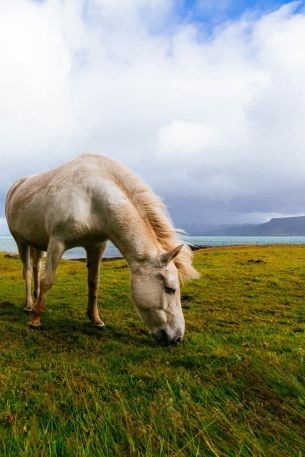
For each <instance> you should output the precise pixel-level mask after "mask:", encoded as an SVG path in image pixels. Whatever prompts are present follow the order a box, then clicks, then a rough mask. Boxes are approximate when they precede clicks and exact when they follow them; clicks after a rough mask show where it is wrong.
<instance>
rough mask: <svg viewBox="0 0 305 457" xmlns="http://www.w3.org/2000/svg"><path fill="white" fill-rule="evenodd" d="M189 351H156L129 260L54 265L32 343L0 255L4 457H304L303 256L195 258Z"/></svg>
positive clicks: (17, 287) (14, 279) (187, 306)
mask: <svg viewBox="0 0 305 457" xmlns="http://www.w3.org/2000/svg"><path fill="white" fill-rule="evenodd" d="M195 265H196V266H197V268H198V270H199V271H200V272H201V273H202V276H201V279H200V280H198V281H194V282H192V283H190V284H188V285H187V286H186V287H185V288H184V289H183V291H182V303H183V308H184V315H185V319H186V335H185V341H184V343H183V344H182V345H180V346H178V347H169V348H167V347H160V346H158V345H157V344H156V343H154V341H153V340H152V339H151V338H150V337H149V335H148V334H147V332H146V331H145V327H144V325H143V324H142V322H141V321H140V320H139V318H138V317H137V314H136V313H135V312H134V310H133V307H132V304H131V301H130V298H129V270H128V268H127V266H126V263H125V261H124V260H115V261H110V262H107V263H104V264H103V265H102V277H101V278H102V279H101V286H100V302H101V305H100V308H101V316H102V319H103V320H104V321H105V323H106V325H107V327H108V331H106V332H99V331H98V330H96V329H94V328H91V327H90V325H89V323H87V321H86V318H85V309H86V268H85V265H84V264H83V263H80V262H73V261H62V263H61V265H60V267H59V270H58V274H57V279H56V282H55V284H54V286H53V288H52V290H51V291H50V293H49V296H48V299H47V307H46V312H45V314H44V316H43V324H44V329H43V330H42V331H41V332H35V331H31V330H28V329H27V327H26V321H27V316H25V315H23V314H22V308H23V303H24V285H23V280H22V275H21V265H20V261H19V260H18V259H14V258H5V257H4V255H3V254H1V255H0V271H1V275H0V392H1V396H0V455H1V456H3V457H6V456H10V457H11V456H37V457H43V456H73V457H78V456H103V457H104V456H109V457H113V456H145V457H148V456H159V457H161V456H173V457H179V456H190V457H195V456H276V457H277V456H280V457H282V456H298V457H300V456H303V455H304V456H305V365H304V356H305V344H304V343H305V300H304V297H305V247H304V246H291V245H290V246H265V247H262V246H259V247H256V246H249V247H236V248H211V249H205V250H202V251H200V252H197V253H196V255H195Z"/></svg>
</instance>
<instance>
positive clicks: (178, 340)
mask: <svg viewBox="0 0 305 457" xmlns="http://www.w3.org/2000/svg"><path fill="white" fill-rule="evenodd" d="M175 343H176V344H179V343H182V336H178V338H176V339H175Z"/></svg>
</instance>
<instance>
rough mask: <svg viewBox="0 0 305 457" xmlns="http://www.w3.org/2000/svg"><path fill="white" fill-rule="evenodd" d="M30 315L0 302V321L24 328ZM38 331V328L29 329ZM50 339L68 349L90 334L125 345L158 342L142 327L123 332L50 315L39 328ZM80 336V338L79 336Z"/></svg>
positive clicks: (19, 307)
mask: <svg viewBox="0 0 305 457" xmlns="http://www.w3.org/2000/svg"><path fill="white" fill-rule="evenodd" d="M27 319H28V316H27V315H26V314H24V313H23V307H22V306H20V305H16V304H15V303H12V302H9V301H2V302H0V322H1V321H2V322H9V323H14V324H16V325H18V326H22V327H23V328H24V327H25V325H26V320H27ZM28 331H29V332H37V330H30V329H29V330H28ZM39 332H42V334H43V335H46V336H47V337H48V338H50V339H58V338H59V339H60V341H61V345H62V346H63V345H64V346H67V349H70V346H71V350H72V349H73V350H75V348H76V346H77V342H78V338H79V337H81V336H84V337H85V336H90V337H92V339H94V340H98V341H100V340H105V341H106V342H110V341H111V340H113V341H120V342H121V343H123V344H124V345H125V346H126V345H127V346H136V347H141V346H142V347H143V345H144V346H146V347H154V346H156V343H155V342H154V341H153V340H152V339H151V337H150V336H149V334H148V332H146V331H145V330H143V329H141V328H137V327H133V332H132V333H131V332H128V333H126V332H123V331H121V330H120V329H119V328H118V327H116V326H114V325H111V324H110V325H106V329H105V330H99V329H97V328H95V327H93V326H92V325H91V324H90V322H85V319H84V321H83V322H82V321H79V320H76V319H73V318H69V319H67V318H58V317H55V316H52V315H50V313H48V316H46V317H45V321H44V323H43V326H42V327H41V329H40V330H39ZM77 337H78V338H77Z"/></svg>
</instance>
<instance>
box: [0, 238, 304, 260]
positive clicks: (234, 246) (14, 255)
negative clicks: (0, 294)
mask: <svg viewBox="0 0 305 457" xmlns="http://www.w3.org/2000/svg"><path fill="white" fill-rule="evenodd" d="M189 246H190V248H191V249H192V251H193V252H196V251H203V250H206V249H241V248H248V247H249V248H250V247H261V248H262V249H263V248H267V247H286V248H287V247H292V246H294V247H305V244H303V243H269V244H257V243H251V244H250V243H245V244H224V245H213V246H210V245H198V246H193V245H189ZM0 255H3V257H5V258H8V259H9V258H12V259H17V258H19V254H18V253H17V252H8V251H0ZM61 260H65V261H67V260H69V261H70V260H72V261H73V262H83V263H85V262H86V260H87V259H86V257H75V258H69V259H66V258H64V257H63V258H62V259H61ZM112 260H125V258H124V257H123V256H114V257H103V258H102V260H101V262H110V261H112Z"/></svg>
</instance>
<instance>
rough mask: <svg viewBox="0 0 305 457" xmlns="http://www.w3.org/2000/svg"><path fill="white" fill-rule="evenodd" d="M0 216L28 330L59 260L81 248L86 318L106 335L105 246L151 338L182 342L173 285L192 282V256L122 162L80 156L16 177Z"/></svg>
mask: <svg viewBox="0 0 305 457" xmlns="http://www.w3.org/2000/svg"><path fill="white" fill-rule="evenodd" d="M5 213H6V218H7V222H8V226H9V229H10V232H11V234H12V236H13V237H14V239H15V241H16V244H17V247H18V251H19V255H20V258H21V261H22V263H23V277H24V280H25V285H26V301H25V309H24V311H25V312H29V313H31V318H30V320H29V322H28V326H29V327H30V328H32V329H37V328H40V326H41V315H42V312H43V310H44V305H45V299H46V295H47V292H48V291H49V289H50V287H51V286H52V284H53V282H54V279H55V274H56V268H57V266H58V263H59V260H60V259H61V257H62V255H63V253H64V252H65V250H67V249H71V248H74V247H77V246H81V247H84V248H85V250H86V254H87V269H88V306H87V315H88V317H89V319H90V320H91V323H92V324H93V326H94V327H96V328H99V329H105V324H104V322H103V321H102V320H101V318H100V316H99V311H98V307H97V289H98V283H99V276H100V263H101V259H102V255H103V252H104V251H105V248H106V246H107V242H108V240H110V241H112V243H113V244H114V245H115V246H116V247H117V248H118V249H119V251H120V252H121V254H122V255H123V257H125V259H126V260H127V263H128V266H129V269H130V273H131V296H132V300H133V302H134V304H135V307H136V309H137V311H138V313H139V315H140V317H141V318H142V319H143V321H144V322H145V323H146V325H147V327H148V329H149V333H150V334H151V336H152V337H153V338H154V339H155V340H156V341H157V342H159V343H163V344H175V343H179V342H182V339H183V336H184V331H185V322H184V316H183V312H182V307H181V300H180V285H179V279H180V281H181V283H182V284H183V283H184V282H185V281H186V280H189V279H192V278H197V277H198V276H199V274H198V272H197V271H196V270H195V268H194V267H193V265H192V251H191V249H190V247H189V246H187V245H184V244H181V242H179V239H178V234H177V231H176V230H175V228H174V227H173V224H172V222H171V220H170V217H169V215H168V213H167V210H166V207H165V205H164V204H163V202H162V201H161V199H160V198H159V197H158V196H156V195H155V194H154V192H153V191H152V190H151V188H150V187H148V186H147V185H146V184H145V183H144V182H143V181H142V180H141V179H140V178H139V177H137V176H136V175H135V174H134V173H133V172H132V171H131V170H130V169H129V168H127V167H126V166H125V165H123V164H122V163H121V162H118V161H116V160H114V159H112V158H110V157H107V156H103V155H96V154H81V155H80V156H78V157H76V158H75V159H73V160H71V161H69V162H67V163H65V164H63V165H61V166H59V167H58V168H55V169H53V170H50V171H47V172H45V173H42V174H39V175H31V176H28V177H23V178H21V179H19V180H17V181H16V182H15V183H14V184H13V185H12V187H11V188H10V190H9V191H8V194H7V197H6V204H5ZM45 251H46V253H47V254H46V260H45V267H44V270H43V272H42V274H41V275H40V270H41V260H42V257H43V255H44V252H45ZM31 257H32V259H33V273H34V304H33V299H32V294H31V278H32V267H31ZM40 276H41V277H40Z"/></svg>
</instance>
